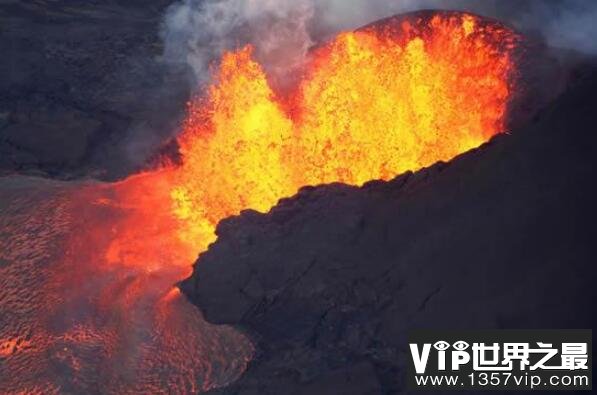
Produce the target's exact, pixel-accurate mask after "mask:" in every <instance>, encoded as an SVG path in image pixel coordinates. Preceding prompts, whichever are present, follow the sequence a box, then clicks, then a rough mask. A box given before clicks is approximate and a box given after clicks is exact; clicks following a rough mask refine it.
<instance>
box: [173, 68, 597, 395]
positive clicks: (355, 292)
mask: <svg viewBox="0 0 597 395" xmlns="http://www.w3.org/2000/svg"><path fill="white" fill-rule="evenodd" d="M596 70H597V69H596V68H594V67H589V68H587V69H585V70H584V72H583V73H581V75H580V76H579V77H578V80H577V81H576V82H575V84H574V87H573V88H570V89H569V90H568V91H567V92H566V93H565V94H563V95H562V96H561V97H560V98H558V99H557V100H556V101H554V102H553V103H552V104H550V105H549V106H547V107H546V108H545V109H544V110H543V111H542V112H541V113H539V115H537V116H536V117H535V118H534V119H533V120H532V121H531V122H530V123H529V124H528V125H527V126H525V127H524V128H521V129H518V130H515V131H513V132H512V133H511V134H504V135H500V136H497V137H495V138H494V139H493V140H491V141H490V142H489V143H487V144H485V145H484V146H482V147H480V148H479V149H476V150H473V151H471V152H468V153H465V154H463V155H461V156H459V157H457V158H455V159H454V160H452V161H450V162H449V163H438V164H436V165H434V166H432V167H430V168H428V169H423V170H421V171H418V172H416V173H407V174H403V175H401V176H399V177H397V178H395V179H394V180H391V181H389V182H378V181H374V182H370V183H368V184H366V185H364V186H363V187H361V188H358V187H350V186H346V185H340V184H334V185H325V186H319V187H308V188H303V189H302V190H301V191H300V192H299V193H298V194H297V195H296V196H294V197H291V198H288V199H283V200H281V201H280V202H279V204H278V205H277V206H276V207H274V208H273V209H272V210H271V211H270V212H269V213H266V214H260V213H257V212H254V211H245V212H243V213H241V215H240V216H237V217H233V218H229V219H226V220H224V221H222V222H221V223H220V225H219V226H218V229H217V234H218V240H217V241H216V242H215V243H214V244H213V245H211V246H210V248H209V250H208V251H207V252H205V253H204V254H202V255H201V256H200V257H199V260H198V261H197V263H196V264H195V267H194V273H193V275H192V277H190V278H189V279H188V280H186V281H184V282H183V283H182V284H181V288H182V290H183V291H184V293H185V294H186V295H187V296H188V297H189V298H190V299H191V300H192V301H193V302H194V303H195V304H197V305H198V306H199V307H200V308H201V310H202V311H203V312H204V314H205V316H206V318H207V319H208V320H209V321H211V322H214V323H221V324H231V325H234V326H236V327H237V328H240V329H242V330H243V331H245V332H247V333H248V334H250V335H251V336H252V338H253V339H254V341H255V343H256V345H257V348H258V355H257V356H256V358H255V360H254V361H253V362H252V363H251V365H250V367H249V369H248V370H247V372H246V373H245V374H244V376H243V377H242V378H241V379H240V380H239V381H238V382H237V383H235V384H233V385H231V386H230V387H227V388H223V389H220V390H217V391H216V392H217V393H223V394H281V393H284V394H320V393H321V394H327V393H338V394H339V393H342V394H379V393H384V394H388V393H399V392H402V391H404V390H405V382H404V377H405V376H404V369H405V364H406V358H407V354H406V352H407V335H408V332H409V330H412V329H417V328H447V329H458V328H462V329H477V328H485V329H489V328H512V329H516V328H592V327H593V324H594V313H593V311H592V310H593V309H592V307H591V304H592V301H593V300H594V298H595V292H594V289H595V269H594V261H595V260H594V259H595V254H594V246H595V245H596V244H595V234H596V232H595V223H596V222H595V215H594V214H595V210H594V208H595V202H596V201H597V200H596V196H595V191H596V187H595V179H596V178H595V160H596V158H597V152H596V136H597V133H596V132H597V130H596V129H597V128H596V125H597V112H596V111H595V108H597V73H596Z"/></svg>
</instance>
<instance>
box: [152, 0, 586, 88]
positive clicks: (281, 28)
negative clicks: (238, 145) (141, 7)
mask: <svg viewBox="0 0 597 395" xmlns="http://www.w3.org/2000/svg"><path fill="white" fill-rule="evenodd" d="M425 8H434V9H455V10H465V11H470V12H474V13H478V14H481V15H485V16H489V17H494V18H497V19H499V20H501V21H503V22H505V23H508V24H510V25H512V26H514V27H515V28H518V29H519V30H521V31H523V32H534V33H539V34H541V35H542V36H543V37H544V39H545V41H546V42H547V43H548V44H549V45H552V46H556V47H563V48H570V49H575V50H578V51H582V52H588V53H596V52H597V40H594V37H597V24H596V23H594V21H595V20H596V17H597V2H592V1H584V0H562V1H549V0H529V1H518V0H483V1H478V0H389V1H388V0H351V1H346V0H181V1H179V2H177V3H174V4H173V5H172V6H171V7H170V8H169V9H168V11H167V13H166V16H165V19H164V24H163V29H162V36H163V39H164V42H165V54H164V55H165V59H167V60H168V61H173V62H183V63H186V64H187V65H188V66H190V68H191V69H192V71H193V75H194V80H195V81H194V83H195V86H197V87H200V86H201V85H203V84H204V83H206V82H208V81H209V76H210V73H209V68H210V65H211V64H212V63H213V62H214V61H215V60H217V59H218V57H219V55H220V54H221V53H222V52H223V51H224V50H227V49H234V48H238V47H240V46H242V45H245V44H247V43H251V44H252V45H253V46H254V47H255V56H256V57H257V59H258V60H259V62H260V63H261V64H263V65H264V67H265V68H266V69H267V71H268V73H269V74H270V75H271V76H273V77H274V78H275V79H277V80H279V81H281V80H284V79H285V78H286V77H287V76H288V75H289V73H292V72H293V71H294V70H296V69H297V68H298V67H299V66H300V65H301V62H302V61H303V59H304V57H305V54H306V53H307V51H308V50H309V48H310V47H311V46H312V45H313V44H314V43H317V42H320V41H322V40H325V39H326V38H328V37H329V36H330V35H333V34H335V33H337V32H338V31H340V30H350V29H354V28H357V27H359V26H362V25H364V24H367V23H369V22H372V21H374V20H376V19H379V18H383V17H387V16H391V15H393V14H397V13H403V12H409V11H415V10H419V9H425Z"/></svg>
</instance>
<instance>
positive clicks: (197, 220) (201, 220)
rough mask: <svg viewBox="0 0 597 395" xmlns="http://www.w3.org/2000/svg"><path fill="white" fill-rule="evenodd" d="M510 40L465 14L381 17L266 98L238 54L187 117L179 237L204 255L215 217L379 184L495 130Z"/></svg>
mask: <svg viewBox="0 0 597 395" xmlns="http://www.w3.org/2000/svg"><path fill="white" fill-rule="evenodd" d="M516 40H517V37H516V35H515V34H513V33H512V32H511V31H509V30H507V29H505V28H504V27H502V26H501V25H499V24H496V23H488V22H486V21H484V20H481V19H479V18H477V17H475V16H473V15H468V14H456V13H439V14H435V15H434V16H427V17H425V16H422V15H419V16H416V17H413V18H406V19H396V20H391V19H390V20H388V21H386V23H381V24H379V25H375V26H371V27H368V28H365V29H363V30H361V31H357V32H354V33H344V34H341V35H339V36H338V37H337V38H336V39H335V40H334V41H332V42H331V43H329V44H328V45H326V46H324V47H321V48H319V49H317V50H316V51H314V53H313V54H312V59H311V61H310V63H309V64H308V66H307V71H306V74H305V76H304V78H303V80H302V82H301V83H300V85H299V87H298V89H297V90H296V91H295V92H292V93H290V94H289V95H287V96H286V97H284V98H280V97H277V96H276V94H275V93H274V92H273V91H272V89H271V88H270V86H269V84H268V80H267V77H266V75H265V74H264V72H263V70H262V68H261V67H260V65H259V64H258V63H256V62H255V61H254V60H253V59H252V57H251V55H252V50H251V47H245V48H243V49H241V50H239V51H236V52H230V53H226V54H225V55H224V56H223V59H222V62H221V66H220V70H219V73H218V74H217V76H216V83H215V84H214V85H213V86H211V88H210V90H209V95H208V97H207V98H206V99H204V100H198V101H197V102H195V103H193V104H192V105H191V108H190V115H189V118H188V120H187V123H186V126H185V130H184V133H183V135H182V137H181V138H180V145H181V152H182V154H183V158H184V164H183V165H182V167H181V168H180V169H179V170H178V171H177V174H176V175H175V177H174V180H175V183H176V184H177V185H176V186H175V188H174V189H173V191H172V198H173V200H174V202H175V209H174V210H175V215H176V216H177V218H178V219H179V220H180V221H181V224H182V227H181V230H180V233H179V235H180V237H181V239H182V240H184V241H185V242H189V243H191V244H193V245H194V246H196V247H197V248H198V249H199V250H204V249H205V248H206V247H207V246H208V244H209V243H210V242H212V241H213V240H214V239H215V235H214V229H215V226H216V224H217V223H218V222H219V221H220V220H221V219H223V218H225V217H228V216H230V215H235V214H238V213H239V212H240V211H241V210H243V209H247V208H251V209H255V210H258V211H267V210H268V209H269V208H271V207H272V206H273V205H275V204H276V202H277V201H278V199H280V198H282V197H285V196H290V195H292V194H294V193H295V192H296V191H297V190H298V189H299V188H300V187H301V186H304V185H317V184H321V183H330V182H343V183H348V184H356V185H360V184H363V183H364V182H366V181H368V180H373V179H384V180H388V179H390V178H392V177H394V176H396V175H398V174H400V173H402V172H404V171H406V170H416V169H419V168H421V167H424V166H428V165H431V164H433V163H435V162H437V161H439V160H448V159H451V158H453V157H454V156H456V155H458V154H460V153H462V152H464V151H467V150H469V149H471V148H474V147H477V146H479V145H480V144H482V143H483V142H485V141H487V140H488V139H489V138H490V137H491V136H492V135H494V134H496V133H499V132H500V131H502V130H503V129H504V120H505V114H506V109H507V105H508V99H509V97H510V93H511V88H512V87H511V85H512V80H513V79H512V73H513V67H514V66H513V61H512V50H513V49H514V47H515V44H516Z"/></svg>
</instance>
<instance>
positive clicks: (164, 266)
mask: <svg viewBox="0 0 597 395" xmlns="http://www.w3.org/2000/svg"><path fill="white" fill-rule="evenodd" d="M516 41H517V37H516V35H515V34H514V33H512V32H511V31H509V30H507V29H505V28H504V27H503V26H501V25H500V24H498V23H495V22H491V21H486V20H482V19H480V18H477V17H475V16H472V15H467V14H457V13H449V12H442V13H436V14H425V15H423V14H414V15H411V16H409V17H405V18H397V19H390V20H388V21H385V22H381V23H379V24H377V25H374V26H371V27H368V28H365V29H362V30H360V31H358V32H355V33H344V34H341V35H340V36H338V37H337V38H336V39H335V40H333V41H332V42H330V43H329V44H328V45H326V46H323V47H320V48H318V49H316V50H314V51H313V53H312V55H311V59H310V60H309V63H308V64H307V66H306V69H305V74H304V76H303V78H302V82H300V83H299V85H298V86H297V87H296V88H295V89H294V90H293V91H292V92H287V93H286V95H284V97H281V96H279V95H277V94H276V93H275V92H274V91H273V90H272V88H271V87H270V84H269V83H268V79H267V76H266V75H265V73H264V71H263V69H262V68H261V66H260V65H259V64H258V63H257V62H256V61H254V60H253V59H252V51H251V48H250V47H246V48H243V49H240V50H238V51H236V52H229V53H226V54H225V55H224V56H223V58H222V62H221V66H220V69H219V72H218V73H217V75H216V79H215V82H214V84H213V85H212V86H211V88H210V89H209V92H208V94H207V96H206V97H205V98H202V99H197V100H196V101H195V102H194V103H192V104H191V106H190V108H189V115H188V119H187V121H186V124H185V128H184V132H183V133H182V135H181V137H180V139H179V143H180V148H181V153H182V155H183V164H182V165H181V166H179V167H173V166H169V167H166V168H164V169H162V170H159V171H155V172H150V173H144V174H139V175H135V176H133V177H130V178H128V179H126V180H124V181H122V182H119V183H114V184H103V183H99V182H88V183H82V182H78V183H60V182H52V181H47V180H46V181H44V180H38V179H31V178H25V177H9V178H5V179H3V180H2V183H1V184H0V232H2V233H3V234H4V235H5V236H3V237H1V238H0V312H1V314H0V393H27V394H34V393H39V394H54V393H56V394H57V393H65V392H66V393H117V394H127V393H131V394H133V393H180V394H186V393H196V392H197V391H203V390H207V389H210V388H214V387H217V386H222V385H225V384H227V383H230V382H231V381H233V380H235V379H236V378H238V376H239V375H240V374H241V373H242V372H243V370H244V369H245V367H246V364H247V362H248V360H250V358H251V357H252V354H253V348H252V345H251V344H250V342H249V340H248V339H247V338H245V337H244V336H242V335H241V334H239V333H237V332H236V331H234V330H233V329H232V328H228V327H223V326H213V325H210V324H208V323H206V322H205V321H203V319H202V317H201V315H200V313H199V310H197V309H196V308H195V307H194V306H192V305H190V303H189V302H188V301H186V299H185V298H183V297H182V296H181V295H180V293H179V292H178V290H177V289H175V288H173V287H174V286H173V284H175V283H176V282H177V281H180V280H182V279H184V278H185V277H186V276H188V274H189V270H190V264H191V263H192V262H193V261H194V260H195V258H196V256H197V254H198V253H200V252H202V251H205V250H206V248H207V247H208V245H209V243H211V242H213V241H214V240H215V237H216V236H215V233H214V230H215V227H216V225H217V223H218V222H219V221H220V220H222V219H223V218H225V217H228V216H231V215H235V214H237V213H239V212H240V211H241V210H243V209H255V210H259V211H266V210H268V209H269V208H270V207H272V206H273V205H275V204H276V202H277V201H278V200H279V199H280V198H283V197H286V196H290V195H292V194H294V193H295V192H296V191H297V190H298V189H299V188H300V187H301V186H304V185H315V184H321V183H329V182H334V181H340V182H344V183H349V184H355V185H359V184H362V183H364V182H366V181H367V180H372V179H384V180H387V179H390V178H392V177H394V176H395V175H398V174H399V173H401V172H403V171H405V170H409V169H410V170H415V169H418V168H421V167H423V166H427V165H430V164H432V163H434V162H436V161H438V160H448V159H450V158H452V157H454V156H455V155H457V154H459V153H461V152H463V151H466V150H468V149H471V148H473V147H476V146H478V145H479V144H481V143H483V142H484V141H486V140H487V139H488V138H489V137H490V136H492V135H494V134H496V133H499V132H500V131H502V130H503V129H504V123H505V114H506V110H507V106H508V100H509V98H510V96H511V91H512V84H513V80H514V79H513V75H514V71H515V70H514V62H513V60H512V54H513V50H514V46H515V44H516Z"/></svg>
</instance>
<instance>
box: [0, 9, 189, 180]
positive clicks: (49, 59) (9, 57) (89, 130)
mask: <svg viewBox="0 0 597 395" xmlns="http://www.w3.org/2000/svg"><path fill="white" fill-rule="evenodd" d="M170 3H171V1H164V0H160V1H152V2H147V1H137V0H134V1H126V2H122V1H112V0H111V1H102V2H101V4H100V3H98V2H80V1H73V0H58V1H51V2H50V1H35V2H31V1H28V2H22V1H3V2H2V4H0V53H1V54H2V58H1V59H0V173H2V172H3V171H4V172H11V171H18V172H21V173H30V172H41V174H44V175H50V176H55V177H62V178H69V177H76V176H81V175H86V176H95V177H100V178H105V179H112V178H117V177H120V176H123V175H126V174H128V173H129V172H131V171H133V170H135V169H138V168H139V167H141V166H143V165H144V164H145V162H146V160H147V158H148V157H150V156H151V155H152V154H154V153H155V151H156V149H159V146H160V144H162V142H163V141H164V140H166V139H167V138H168V137H169V134H171V133H172V132H173V131H174V130H175V129H176V128H175V126H176V122H177V121H178V119H179V117H180V116H182V115H183V113H184V111H185V102H186V101H187V100H188V95H189V92H188V90H189V87H190V84H189V83H188V82H189V81H188V80H186V74H185V70H176V69H175V68H174V67H173V65H171V64H168V65H166V64H165V63H164V62H162V61H161V59H160V55H161V53H162V43H161V39H160V37H159V30H160V23H161V21H162V18H163V14H164V10H165V8H166V7H167V6H168V5H169V4H170ZM156 110H158V111H156Z"/></svg>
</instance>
